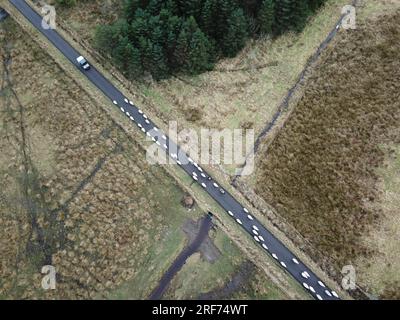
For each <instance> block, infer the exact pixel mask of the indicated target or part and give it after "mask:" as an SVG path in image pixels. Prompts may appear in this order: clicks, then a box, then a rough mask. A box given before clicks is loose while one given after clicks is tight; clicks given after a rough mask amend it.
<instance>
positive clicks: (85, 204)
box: [0, 19, 305, 299]
mask: <svg viewBox="0 0 400 320" xmlns="http://www.w3.org/2000/svg"><path fill="white" fill-rule="evenodd" d="M0 44H1V46H0V57H1V60H0V74H1V81H0V150H1V152H0V225H1V229H0V256H1V259H0V299H12V298H32V299H37V298H52V299H60V298H63V299H72V298H109V297H110V296H109V293H114V292H118V293H119V294H120V295H121V296H122V297H123V298H125V299H126V298H146V297H147V294H148V292H149V291H150V290H151V289H152V288H153V287H154V286H155V285H156V283H157V281H158V279H159V277H160V276H161V274H162V272H163V271H164V270H165V269H166V268H167V267H168V266H169V264H170V263H171V261H172V260H173V259H174V257H175V256H176V255H177V254H178V253H179V251H180V249H182V247H183V245H184V242H185V236H184V234H183V232H182V230H181V225H182V224H183V222H184V221H185V220H186V218H187V217H188V216H189V215H190V217H191V218H195V217H197V216H199V215H200V214H202V212H201V211H200V210H199V208H198V206H195V207H194V208H193V210H191V211H190V213H188V212H187V210H186V209H185V208H183V207H182V206H181V204H180V202H181V199H182V196H183V191H182V190H181V188H180V187H179V186H177V185H176V184H175V182H174V181H173V180H172V178H171V177H170V176H168V175H167V174H166V173H165V172H164V171H163V170H161V168H160V167H156V166H149V165H148V163H146V161H145V154H144V152H143V150H142V149H140V147H139V146H138V145H137V144H136V143H135V141H134V140H133V138H132V137H130V135H129V134H126V132H125V131H124V130H122V129H121V128H120V127H119V125H118V124H117V123H116V122H114V121H113V120H112V119H111V117H109V116H108V115H107V114H106V113H105V112H104V110H103V109H102V108H100V106H99V105H97V104H96V103H95V102H94V101H93V100H92V99H90V97H88V96H87V95H85V94H84V91H83V90H82V88H80V87H79V85H77V83H75V82H74V81H73V80H72V79H71V78H70V77H68V76H67V75H66V74H65V73H64V72H63V71H62V70H61V69H60V68H59V66H58V65H57V64H55V63H54V61H53V60H52V59H51V58H50V57H49V56H48V55H47V54H46V53H45V52H44V51H42V50H41V49H40V48H39V47H38V46H37V44H36V43H35V42H34V41H32V39H31V38H29V36H28V35H27V34H26V33H24V32H23V30H22V29H20V28H19V27H18V26H17V25H16V24H15V22H14V21H13V20H11V19H9V20H7V22H5V23H2V24H1V25H0ZM218 234H219V236H220V237H221V238H223V239H224V241H228V238H227V237H226V235H225V234H223V233H222V231H220V230H219V231H218ZM223 249H224V250H221V253H222V254H223V257H221V260H222V261H221V262H219V264H221V263H222V264H223V265H224V266H225V267H226V268H227V269H228V270H231V271H232V267H231V266H230V265H232V264H233V263H234V261H235V260H236V259H239V258H242V257H243V252H242V251H240V250H239V249H237V250H236V251H235V253H234V255H233V252H232V251H231V250H229V251H227V250H225V249H226V248H223ZM49 263H50V264H52V265H54V266H55V267H56V269H57V275H58V278H57V280H58V282H57V290H56V291H43V290H42V289H41V287H40V284H41V279H42V275H41V274H40V268H41V266H43V264H49ZM256 271H257V272H255V273H256V274H257V275H258V276H259V277H261V278H263V279H265V281H264V282H263V283H262V284H261V287H263V286H264V284H265V285H266V288H272V287H274V285H273V284H272V282H270V281H269V280H268V279H269V275H267V274H266V273H265V272H264V270H260V269H257V270H256ZM219 272H220V271H219V270H216V269H215V268H214V269H212V270H211V271H210V274H209V275H210V278H209V280H207V281H203V284H204V285H205V286H206V287H207V288H209V289H210V290H212V289H213V288H214V287H215V286H216V285H217V283H216V282H215V281H214V278H213V275H214V274H215V276H216V277H218V276H219ZM232 272H234V270H233V271H232ZM211 273H213V274H211ZM261 273H262V274H261ZM230 276H231V273H225V274H224V277H226V278H229V277H230ZM284 277H285V276H282V278H284ZM125 284H129V290H128V291H124V290H121V288H122V287H123V286H124V285H125ZM275 291H276V292H281V291H280V290H278V289H276V290H275ZM289 291H291V290H289ZM293 291H294V292H300V293H298V294H297V293H296V294H297V297H299V296H300V297H302V296H303V295H305V293H304V292H303V291H302V290H301V288H297V287H296V288H295V289H293ZM121 292H122V293H121ZM282 296H285V297H286V294H284V295H283V294H282ZM288 296H290V297H291V295H290V294H288Z"/></svg>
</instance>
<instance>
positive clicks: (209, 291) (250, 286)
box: [164, 230, 289, 300]
mask: <svg viewBox="0 0 400 320" xmlns="http://www.w3.org/2000/svg"><path fill="white" fill-rule="evenodd" d="M212 238H213V242H214V244H215V245H216V247H217V248H218V249H219V251H220V252H222V253H223V254H222V255H221V256H220V257H219V258H218V260H216V261H213V262H210V261H207V260H206V259H204V258H203V257H202V256H201V255H200V254H199V253H197V254H195V255H193V256H191V257H190V258H189V260H188V261H187V262H186V264H185V266H184V267H183V269H182V270H181V271H180V272H179V273H178V274H177V275H176V277H175V278H174V280H173V281H172V283H171V286H170V288H169V290H168V291H167V292H166V294H165V296H164V298H165V299H199V298H207V299H210V298H212V299H281V300H282V299H283V300H284V299H289V298H288V296H287V295H286V294H285V293H284V292H283V291H282V290H281V289H279V288H278V287H277V286H275V285H274V284H273V283H272V282H271V281H270V280H269V279H268V278H267V277H266V275H265V273H264V272H263V271H262V270H260V269H259V268H257V267H256V266H254V265H253V264H251V263H250V262H249V261H248V260H246V259H245V258H244V257H243V254H242V253H241V251H240V250H239V249H238V248H237V247H236V246H235V245H234V244H233V243H232V242H231V241H230V240H229V239H228V238H227V237H226V235H225V234H223V233H222V232H220V231H219V230H217V231H214V232H213V236H212ZM231 281H234V282H235V285H233V286H232V287H229V289H228V288H227V286H228V283H230V282H231ZM224 288H225V291H224Z"/></svg>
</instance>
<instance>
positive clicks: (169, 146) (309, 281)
mask: <svg viewBox="0 0 400 320" xmlns="http://www.w3.org/2000/svg"><path fill="white" fill-rule="evenodd" d="M9 1H10V3H11V4H13V5H14V6H15V8H16V9H18V11H19V12H21V13H22V14H23V15H24V16H25V18H26V19H27V20H29V21H30V23H31V24H32V25H33V26H34V27H36V28H37V29H38V30H39V31H40V32H41V33H42V34H43V35H44V36H45V37H46V38H47V39H48V40H49V41H50V42H51V43H52V44H53V45H54V46H55V47H57V48H58V50H59V51H60V52H61V53H62V54H63V55H64V56H65V57H66V58H67V59H68V60H69V61H70V62H71V63H73V64H74V65H76V67H77V68H79V70H80V71H81V72H82V73H83V74H84V75H85V76H86V77H87V78H88V79H89V80H90V81H91V82H92V83H93V84H94V85H96V86H97V87H98V88H99V89H100V90H101V91H102V92H103V93H104V94H105V95H106V96H107V97H108V98H109V99H110V100H111V101H112V102H113V103H114V104H115V106H116V107H117V108H119V109H120V110H121V112H123V113H124V114H125V115H126V116H127V117H128V118H129V119H130V120H131V121H132V124H133V125H137V126H138V128H139V129H140V130H141V131H143V133H144V134H146V135H147V136H148V137H149V139H153V141H154V142H155V143H157V145H159V147H160V148H162V149H163V150H164V151H166V152H168V154H169V155H170V156H171V158H173V159H176V160H177V161H179V162H177V163H176V165H179V166H180V167H181V168H182V169H183V170H184V171H185V172H186V173H187V174H188V175H190V176H191V177H195V178H193V179H194V180H195V181H196V182H198V183H199V184H200V185H202V184H203V188H204V190H205V191H206V192H207V193H208V194H209V195H210V196H211V197H212V198H213V199H214V200H215V201H216V202H217V203H218V204H219V205H220V206H221V207H222V208H224V209H225V211H226V212H227V214H229V213H230V215H232V218H233V219H235V221H237V223H239V224H240V225H241V226H242V227H243V229H244V230H245V231H246V232H247V233H248V234H249V235H250V236H251V237H252V238H253V239H254V241H256V242H257V243H258V244H259V245H260V246H261V247H262V248H263V250H264V251H265V253H266V254H269V255H270V256H271V257H273V259H275V260H276V262H277V263H279V264H280V265H281V267H282V268H283V269H285V270H286V272H288V273H289V274H291V275H292V276H293V278H294V279H296V280H297V281H298V282H299V283H300V284H301V285H302V286H303V287H304V289H305V290H307V291H308V293H309V294H310V295H312V296H313V297H314V298H316V299H319V300H338V299H339V297H338V295H337V293H336V292H334V291H332V290H331V289H329V288H328V287H327V286H326V285H325V284H324V283H323V282H322V281H321V280H320V279H319V278H318V277H317V276H316V275H315V274H314V273H313V272H312V271H311V270H310V269H309V268H308V267H307V266H306V265H305V264H304V263H302V262H301V261H300V259H299V258H297V257H296V256H294V254H293V253H292V252H291V251H290V250H289V249H288V248H287V247H286V246H285V245H284V244H283V243H282V242H280V241H279V240H278V239H277V238H276V237H275V236H274V235H273V234H272V233H271V232H270V231H269V230H267V229H266V228H265V227H264V226H263V225H262V224H261V223H260V222H259V221H257V220H256V219H254V218H253V217H251V216H250V217H251V218H249V217H248V215H249V214H248V213H247V212H246V210H245V209H244V208H243V206H242V205H241V204H240V203H239V202H238V201H237V200H236V199H235V198H233V196H232V195H231V194H229V193H228V192H227V191H223V193H222V192H221V190H220V187H215V186H214V183H217V182H216V181H214V180H213V179H212V178H211V177H210V176H209V175H208V174H207V173H206V172H205V171H204V170H203V169H202V168H201V167H200V166H199V165H198V164H196V163H195V162H193V160H192V159H190V158H189V156H188V155H187V154H186V153H185V152H184V151H183V150H181V149H179V148H178V146H177V145H176V144H175V142H174V141H172V140H170V139H169V138H168V137H167V136H165V135H164V133H162V132H161V130H160V129H158V128H156V127H155V125H154V123H153V122H152V121H151V120H150V119H148V118H147V116H146V115H145V114H144V113H143V112H142V111H141V110H140V109H139V108H138V107H136V106H135V105H134V103H133V102H131V101H129V100H127V98H126V97H125V96H124V95H123V94H122V93H121V92H120V91H119V90H118V89H117V88H116V87H114V86H113V85H112V84H111V83H110V82H109V81H108V80H107V79H106V78H104V76H103V75H102V74H100V72H98V71H97V70H96V68H95V67H93V66H92V68H91V69H90V70H88V71H84V70H82V69H81V68H80V67H79V65H78V63H77V61H76V58H77V57H78V56H80V55H81V54H80V53H79V52H77V51H76V50H75V49H74V48H73V47H72V46H71V45H69V43H68V42H67V41H65V40H64V39H63V38H62V37H61V36H60V35H59V34H58V33H57V32H56V31H55V30H52V29H45V28H43V27H42V17H41V16H40V15H39V14H37V13H36V12H35V11H34V10H33V9H32V8H31V7H30V6H29V5H28V4H27V3H26V2H25V1H24V0H9ZM202 173H203V174H204V177H203V176H202V175H201V174H202Z"/></svg>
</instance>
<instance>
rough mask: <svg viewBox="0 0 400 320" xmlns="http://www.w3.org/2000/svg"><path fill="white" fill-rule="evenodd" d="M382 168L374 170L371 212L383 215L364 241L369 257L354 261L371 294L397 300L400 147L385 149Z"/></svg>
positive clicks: (398, 293)
mask: <svg viewBox="0 0 400 320" xmlns="http://www.w3.org/2000/svg"><path fill="white" fill-rule="evenodd" d="M384 150H385V151H386V152H385V153H386V159H385V165H384V166H383V167H382V168H379V170H377V174H378V177H379V182H378V190H379V197H378V199H377V201H376V202H375V203H374V204H373V205H372V209H375V210H380V211H381V212H382V218H381V223H380V224H378V225H376V226H375V227H374V228H373V229H372V230H371V232H370V233H369V234H368V235H366V236H365V237H364V239H363V242H364V243H365V245H366V246H369V247H371V248H374V252H376V254H375V255H374V256H372V257H368V259H365V257H360V258H359V259H358V260H357V261H356V266H357V269H358V270H359V275H360V277H361V278H360V281H361V282H362V283H363V284H365V285H366V286H367V288H368V289H369V291H370V292H372V293H373V294H374V295H377V296H382V297H384V298H390V299H400V290H399V288H400V272H399V270H400V236H399V235H400V209H399V208H400V146H399V145H395V146H385V147H384Z"/></svg>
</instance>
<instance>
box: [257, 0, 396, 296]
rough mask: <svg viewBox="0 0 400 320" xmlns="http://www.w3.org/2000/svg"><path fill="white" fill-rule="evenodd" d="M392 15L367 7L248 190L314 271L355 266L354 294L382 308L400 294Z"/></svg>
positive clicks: (313, 81) (327, 58)
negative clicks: (375, 299)
mask: <svg viewBox="0 0 400 320" xmlns="http://www.w3.org/2000/svg"><path fill="white" fill-rule="evenodd" d="M371 6H372V7H371ZM395 8H399V3H398V2H394V1H387V2H385V4H382V3H380V4H378V5H377V6H376V7H374V3H369V4H367V5H366V6H365V7H364V9H363V10H362V11H361V12H362V15H360V17H364V18H370V20H364V18H362V19H359V20H358V27H357V29H356V30H353V31H343V32H341V34H340V36H339V38H338V40H337V41H336V43H335V46H334V48H332V49H331V50H330V51H329V52H328V53H326V54H325V55H324V56H323V57H322V60H321V62H320V64H319V66H318V67H317V69H316V70H315V71H314V73H313V75H312V76H311V77H310V79H309V80H308V85H307V86H306V88H305V93H304V96H303V97H302V98H301V100H300V102H299V103H298V105H297V106H296V107H295V109H294V111H293V113H292V114H291V116H290V118H289V120H288V121H287V122H286V123H285V125H284V127H283V129H282V130H281V131H280V132H279V134H278V136H277V137H276V139H275V140H274V141H273V142H272V144H271V145H270V146H269V147H268V148H267V149H265V148H264V150H263V152H264V153H263V156H260V157H259V159H260V160H259V166H257V172H256V177H257V179H256V185H255V187H254V188H255V190H256V192H257V193H258V195H259V196H261V197H262V198H263V199H264V200H265V201H267V202H268V203H269V204H271V205H272V206H273V207H274V208H275V209H276V210H277V211H278V212H279V214H280V215H281V216H283V217H284V218H285V219H286V220H287V221H288V222H289V223H290V224H291V225H293V226H294V227H295V228H296V230H298V231H300V233H301V234H302V235H303V237H304V238H305V239H306V240H307V241H309V243H311V244H312V246H313V247H315V248H317V249H318V252H320V255H319V257H318V258H317V259H318V260H319V261H320V263H321V264H322V265H324V264H325V265H329V264H331V263H333V264H334V267H335V271H336V274H339V272H340V270H341V269H342V267H343V266H345V265H349V264H350V265H354V266H356V269H357V272H358V280H359V284H360V285H361V286H362V287H363V288H366V289H368V291H369V292H370V293H371V294H374V295H376V296H379V297H382V298H389V297H393V296H396V294H395V293H396V292H399V289H400V288H399V287H398V284H399V282H398V276H397V275H398V274H399V273H400V272H399V270H400V264H399V261H398V259H397V258H396V257H397V253H398V250H396V249H395V248H397V247H398V246H399V239H398V236H396V234H398V219H399V209H398V206H397V204H396V200H395V199H397V197H398V194H397V190H396V186H397V185H396V183H397V179H398V177H397V175H396V173H397V172H396V168H397V162H396V160H395V159H396V154H397V150H398V144H399V143H400V139H399V137H400V134H399V132H400V131H399V130H400V118H399V113H398V110H399V106H400V105H399V99H398V97H399V96H398V95H399V89H400V87H399V82H398V79H399V78H400V73H399V71H400V64H399V61H400V55H399V52H400V47H399V42H398V41H397V40H396V39H398V38H399V35H400V28H399V24H398V21H399V19H400V11H399V9H397V11H396V10H395ZM378 12H380V14H381V15H379V13H378ZM388 146H390V147H388ZM389 155H391V156H389ZM390 159H391V160H390ZM326 257H329V259H326ZM394 275H395V276H394ZM397 296H398V295H397Z"/></svg>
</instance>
